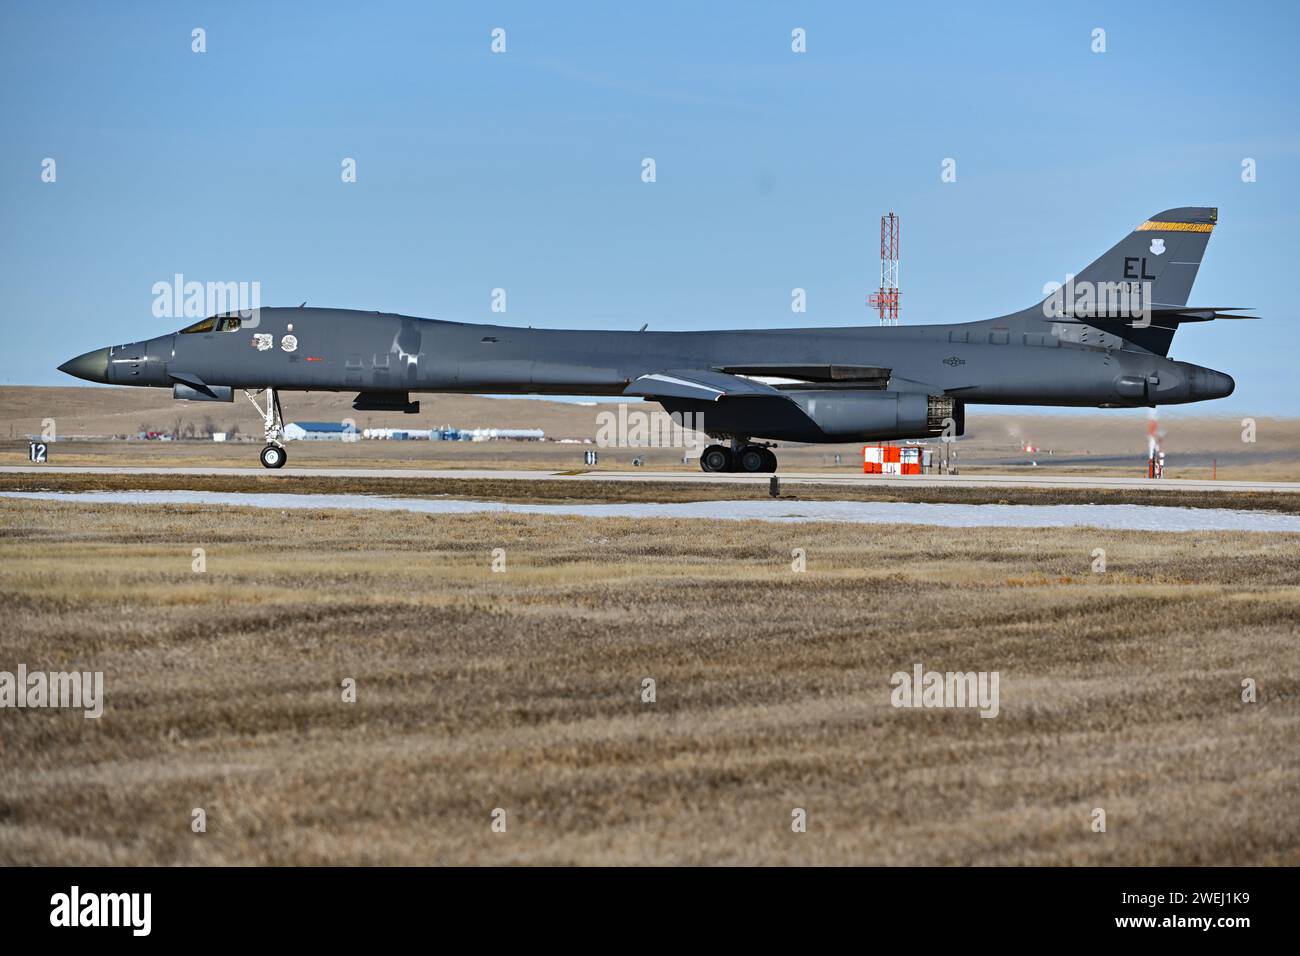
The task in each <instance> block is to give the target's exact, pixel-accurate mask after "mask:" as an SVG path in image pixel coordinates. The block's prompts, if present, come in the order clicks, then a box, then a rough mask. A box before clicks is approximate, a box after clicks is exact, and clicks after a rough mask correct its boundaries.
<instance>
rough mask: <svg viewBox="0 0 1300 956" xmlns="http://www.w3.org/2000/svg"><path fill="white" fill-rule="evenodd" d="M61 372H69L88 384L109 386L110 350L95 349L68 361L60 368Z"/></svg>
mask: <svg viewBox="0 0 1300 956" xmlns="http://www.w3.org/2000/svg"><path fill="white" fill-rule="evenodd" d="M59 371H60V372H67V373H68V374H69V375H75V376H76V377H77V378H84V379H85V380H86V381H87V382H101V383H103V384H105V385H106V384H108V349H95V350H94V351H93V352H86V353H85V354H84V355H78V356H77V357H76V358H72V359H68V360H67V361H66V362H64V363H63V364H62V365H60V366H59Z"/></svg>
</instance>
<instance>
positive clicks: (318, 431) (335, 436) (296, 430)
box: [284, 422, 357, 441]
mask: <svg viewBox="0 0 1300 956" xmlns="http://www.w3.org/2000/svg"><path fill="white" fill-rule="evenodd" d="M356 438H357V430H356V429H355V428H353V427H352V426H351V425H344V424H343V423H342V422H290V423H289V424H287V425H285V426H284V439H285V441H356Z"/></svg>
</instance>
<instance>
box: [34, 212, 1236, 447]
mask: <svg viewBox="0 0 1300 956" xmlns="http://www.w3.org/2000/svg"><path fill="white" fill-rule="evenodd" d="M1216 221H1217V210H1215V209H1212V208H1204V207H1189V208H1181V209H1171V210H1167V211H1166V212H1163V213H1160V214H1158V215H1157V216H1153V217H1151V218H1150V219H1149V220H1147V221H1146V222H1145V223H1143V224H1142V225H1141V226H1139V228H1138V229H1137V230H1135V231H1133V232H1132V233H1130V234H1129V235H1128V236H1127V237H1126V238H1125V239H1124V240H1122V241H1121V242H1120V243H1119V244H1117V245H1116V246H1115V247H1113V248H1112V249H1110V250H1109V251H1108V252H1106V253H1105V254H1104V255H1103V256H1101V257H1100V258H1099V259H1097V260H1096V261H1095V262H1093V263H1092V264H1091V265H1089V266H1088V267H1087V268H1086V269H1084V270H1083V271H1082V272H1080V273H1079V275H1078V277H1077V281H1079V282H1083V281H1088V282H1122V281H1130V280H1133V281H1136V280H1142V281H1149V282H1150V283H1151V286H1150V291H1151V299H1152V300H1153V301H1154V302H1155V303H1156V305H1157V307H1158V308H1157V311H1156V313H1155V316H1154V318H1153V319H1152V320H1151V324H1150V326H1149V327H1140V325H1135V324H1134V323H1132V322H1129V321H1117V320H1113V319H1110V318H1108V317H1104V316H1097V315H1093V314H1088V315H1082V316H1081V315H1077V314H1074V313H1068V314H1063V315H1061V316H1054V317H1048V316H1047V315H1045V314H1044V306H1043V303H1039V304H1037V305H1034V306H1031V307H1030V308H1027V309H1024V310H1021V311H1019V312H1014V313H1011V314H1009V315H1004V316H1000V317H997V318H993V319H987V320H983V321H978V322H967V323H959V324H950V325H918V326H901V327H851V328H822V329H752V330H731V331H709V332H648V331H647V332H634V331H626V332H624V331H584V330H551V329H521V328H514V327H508V326H496V325H476V324H467V323H460V322H445V321H440V320H436V319H422V318H414V317H411V316H403V315H393V314H387V313H379V312H358V311H351V310H344V309H322V308H265V309H261V310H260V312H259V314H258V315H257V318H256V325H255V326H252V325H250V324H249V323H248V322H247V321H244V322H229V323H227V324H228V325H230V326H232V328H231V329H230V330H229V331H200V332H176V333H169V334H167V335H162V336H159V337H157V338H152V339H149V340H147V341H144V342H136V343H132V344H128V345H119V346H113V347H112V348H111V349H100V350H96V351H94V352H89V353H86V354H85V355H82V356H78V357H77V358H75V359H72V360H70V361H69V362H67V363H65V364H64V365H63V366H60V368H62V369H63V370H64V371H67V372H69V373H70V374H73V375H77V376H79V377H82V378H86V379H89V380H92V381H102V382H109V383H112V384H119V385H140V386H153V387H169V388H174V389H175V390H176V394H177V396H178V397H185V398H191V399H206V400H213V399H216V400H226V399H228V398H230V397H231V395H232V394H233V392H232V390H234V389H263V388H274V389H276V390H290V391H292V390H313V391H315V390H321V391H352V390H355V391H357V392H358V393H367V394H368V395H369V396H370V397H371V400H375V397H376V396H380V397H381V400H382V396H385V395H387V396H394V397H395V400H396V401H397V402H398V403H401V402H403V401H404V396H405V395H406V394H407V393H410V392H467V393H477V392H490V393H494V394H550V395H604V396H616V395H628V396H641V397H645V398H651V399H655V400H657V401H659V402H660V403H661V404H663V405H664V406H665V407H666V408H667V409H668V410H669V411H681V412H696V413H703V414H704V415H705V421H706V422H707V423H708V430H709V432H710V433H711V434H716V435H724V436H728V437H738V438H743V439H749V438H763V439H775V440H792V441H812V442H817V441H847V440H868V441H869V440H875V439H896V438H921V437H925V436H927V435H932V434H935V433H937V431H938V430H939V429H938V427H937V425H936V421H937V418H936V415H937V414H939V413H945V412H946V413H947V414H948V415H950V416H951V417H953V418H955V419H956V420H957V426H958V430H959V431H960V425H961V410H962V408H963V407H964V405H965V404H966V403H970V402H978V403H989V404H1006V405H1059V406H1102V407H1138V406H1144V405H1152V406H1154V405H1167V404H1178V403H1185V402H1195V401H1202V400H1205V399H1213V398H1221V397H1224V396H1227V395H1229V394H1231V392H1232V390H1233V387H1234V384H1233V381H1232V378H1231V377H1230V376H1228V375H1226V374H1224V373H1222V372H1217V371H1214V370H1212V369H1206V368H1202V367H1200V366H1195V365H1190V364H1187V363H1184V362H1178V361H1175V360H1173V359H1170V358H1168V357H1167V355H1166V354H1165V353H1166V352H1167V350H1168V348H1169V344H1170V341H1171V340H1172V336H1173V333H1174V331H1176V329H1177V327H1178V325H1179V324H1181V323H1182V322H1188V321H1205V320H1208V319H1213V318H1218V317H1232V316H1226V315H1223V314H1222V313H1224V312H1226V311H1228V310H1226V309H1222V308H1217V309H1212V308H1208V307H1207V308H1205V309H1200V310H1190V309H1187V308H1186V303H1187V298H1188V295H1189V294H1190V291H1191V287H1192V282H1193V281H1194V279H1195V277H1196V272H1197V268H1198V266H1199V264H1200V262H1201V258H1202V256H1203V254H1204V251H1205V247H1206V244H1207V242H1208V239H1209V236H1210V231H1211V230H1212V229H1213V226H1214V224H1215V222H1216ZM1157 249H1158V250H1159V252H1158V253H1157V252H1156V251H1155V250H1157ZM1161 310H1163V311H1161ZM1174 310H1178V311H1174ZM235 326H238V327H235ZM259 336H261V337H262V338H258V337H259ZM267 336H269V338H266V337H267ZM792 369H793V370H794V372H795V374H793V375H791V374H790V373H791V370H792ZM791 377H793V378H795V379H797V380H798V382H797V384H778V385H776V386H773V385H769V384H765V383H764V382H763V381H762V379H764V378H774V379H789V378H791ZM945 403H946V404H945ZM936 409H937V410H938V412H936Z"/></svg>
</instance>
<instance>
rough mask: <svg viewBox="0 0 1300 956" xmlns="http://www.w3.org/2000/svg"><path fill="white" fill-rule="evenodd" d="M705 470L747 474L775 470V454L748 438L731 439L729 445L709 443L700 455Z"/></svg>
mask: <svg viewBox="0 0 1300 956" xmlns="http://www.w3.org/2000/svg"><path fill="white" fill-rule="evenodd" d="M700 467H701V468H703V469H704V470H705V471H739V472H747V473H749V474H759V473H760V472H766V471H776V455H774V454H773V453H772V451H771V449H770V448H768V447H767V446H766V445H756V444H754V443H753V442H751V441H750V440H749V439H748V438H738V439H733V440H732V442H731V447H730V448H728V447H727V446H726V445H710V446H709V447H708V448H706V449H704V454H702V455H700Z"/></svg>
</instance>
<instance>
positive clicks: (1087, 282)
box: [1045, 206, 1225, 355]
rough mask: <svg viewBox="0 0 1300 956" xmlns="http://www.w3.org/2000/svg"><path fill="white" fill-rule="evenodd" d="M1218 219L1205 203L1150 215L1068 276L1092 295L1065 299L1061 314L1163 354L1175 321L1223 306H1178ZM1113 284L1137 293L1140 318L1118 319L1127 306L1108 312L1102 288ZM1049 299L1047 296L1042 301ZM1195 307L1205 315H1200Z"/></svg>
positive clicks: (1209, 316) (1212, 314)
mask: <svg viewBox="0 0 1300 956" xmlns="http://www.w3.org/2000/svg"><path fill="white" fill-rule="evenodd" d="M1218 219H1219V210H1218V209H1215V208H1213V207H1210V206H1185V207H1182V208H1180V209H1166V210H1165V211H1164V212H1162V213H1157V214H1156V215H1154V216H1152V217H1151V218H1150V219H1148V220H1147V221H1146V222H1144V223H1142V224H1141V225H1140V226H1138V227H1137V228H1136V229H1134V230H1133V231H1132V232H1130V233H1129V234H1128V235H1127V236H1125V237H1124V238H1123V239H1122V240H1120V241H1119V242H1118V243H1116V244H1115V245H1114V246H1113V247H1111V249H1110V250H1109V251H1107V252H1106V253H1105V254H1104V255H1103V256H1101V257H1100V258H1099V259H1097V261H1096V262H1093V263H1092V264H1091V265H1089V266H1088V267H1087V268H1086V269H1084V270H1083V271H1082V272H1080V273H1079V274H1078V275H1076V276H1074V277H1073V280H1072V281H1073V283H1074V288H1076V289H1079V290H1083V291H1084V293H1085V294H1091V295H1092V296H1093V297H1094V298H1093V299H1092V300H1091V301H1090V302H1087V304H1082V303H1080V304H1079V305H1075V306H1074V307H1071V303H1070V302H1067V303H1066V304H1065V308H1064V312H1065V316H1063V317H1064V318H1066V320H1067V321H1069V320H1070V318H1071V317H1073V321H1075V322H1077V323H1079V324H1083V325H1090V326H1093V327H1095V328H1097V329H1098V330H1100V331H1104V332H1107V333H1110V334H1112V335H1117V336H1119V337H1120V338H1123V339H1127V340H1128V341H1129V342H1131V343H1133V344H1134V345H1136V346H1137V347H1138V348H1141V349H1146V350H1147V351H1149V352H1154V353H1156V354H1157V355H1168V354H1169V346H1170V345H1171V344H1172V342H1173V338H1174V332H1176V331H1177V329H1178V326H1179V324H1180V323H1182V322H1194V321H1206V320H1207V319H1213V318H1217V317H1218V316H1217V315H1216V313H1217V312H1219V311H1225V310H1218V309H1209V310H1197V313H1192V310H1188V309H1185V308H1184V307H1185V306H1186V305H1187V299H1188V296H1189V295H1191V291H1192V283H1193V282H1195V281H1196V273H1197V270H1198V269H1200V266H1201V257H1202V256H1204V255H1205V247H1206V245H1207V244H1208V243H1209V241H1210V233H1211V232H1213V230H1214V226H1215V223H1217V222H1218ZM1116 287H1119V288H1121V289H1124V290H1128V291H1127V292H1125V293H1121V295H1124V294H1127V295H1132V294H1139V295H1140V298H1139V299H1137V300H1136V302H1137V303H1140V305H1141V307H1142V308H1143V309H1144V314H1145V315H1146V316H1147V317H1148V318H1147V320H1146V321H1143V322H1134V321H1132V320H1130V319H1128V318H1122V316H1124V315H1131V314H1133V313H1132V312H1130V311H1128V308H1129V307H1125V308H1124V311H1123V312H1113V311H1108V307H1107V306H1104V305H1103V303H1104V302H1106V301H1107V300H1106V298H1105V294H1104V293H1103V291H1102V290H1105V289H1108V288H1109V289H1110V290H1114V289H1115V288H1116ZM1068 298H1069V296H1068V295H1067V299H1068ZM1052 301H1053V300H1052V299H1051V298H1050V297H1049V299H1048V303H1051V302H1052ZM1127 301H1129V302H1133V301H1134V300H1127ZM1046 305H1047V303H1045V307H1046ZM1080 305H1081V306H1082V307H1080ZM1200 312H1208V314H1207V315H1204V316H1203V317H1202V316H1200V314H1199V313H1200Z"/></svg>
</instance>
